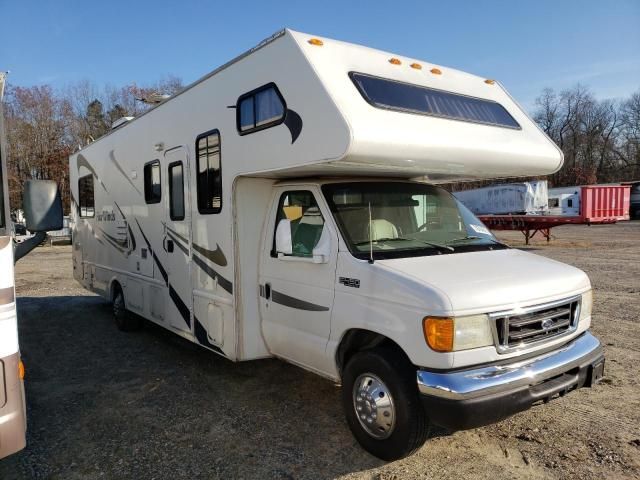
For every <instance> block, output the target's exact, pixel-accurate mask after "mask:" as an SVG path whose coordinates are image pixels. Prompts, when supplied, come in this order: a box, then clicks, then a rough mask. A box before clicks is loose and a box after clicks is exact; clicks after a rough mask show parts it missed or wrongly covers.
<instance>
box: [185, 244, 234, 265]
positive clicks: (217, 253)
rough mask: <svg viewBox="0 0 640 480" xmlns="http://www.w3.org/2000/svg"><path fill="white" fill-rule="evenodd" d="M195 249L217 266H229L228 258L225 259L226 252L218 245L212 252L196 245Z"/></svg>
mask: <svg viewBox="0 0 640 480" xmlns="http://www.w3.org/2000/svg"><path fill="white" fill-rule="evenodd" d="M193 249H194V250H195V251H196V252H198V253H199V254H200V255H202V256H203V257H205V258H207V259H209V260H211V261H212V262H213V263H215V264H216V265H220V266H221V267H226V266H227V257H225V255H224V252H223V251H222V250H221V249H220V245H218V244H217V243H216V249H215V250H213V251H211V250H207V249H206V248H204V247H201V246H200V245H198V244H196V243H194V244H193Z"/></svg>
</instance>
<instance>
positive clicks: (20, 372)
mask: <svg viewBox="0 0 640 480" xmlns="http://www.w3.org/2000/svg"><path fill="white" fill-rule="evenodd" d="M18 377H19V378H20V380H24V363H22V360H20V361H19V362H18Z"/></svg>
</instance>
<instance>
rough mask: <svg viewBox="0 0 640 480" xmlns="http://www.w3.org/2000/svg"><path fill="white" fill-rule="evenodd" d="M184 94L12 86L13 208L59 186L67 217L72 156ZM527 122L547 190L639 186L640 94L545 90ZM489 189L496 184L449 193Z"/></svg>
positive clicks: (171, 86)
mask: <svg viewBox="0 0 640 480" xmlns="http://www.w3.org/2000/svg"><path fill="white" fill-rule="evenodd" d="M182 88H183V85H182V81H181V80H180V78H178V77H175V76H167V77H165V78H163V79H161V80H160V81H158V82H156V83H155V84H152V85H146V86H138V85H136V84H129V85H125V86H123V87H113V86H105V87H102V88H98V87H97V86H96V85H95V84H94V83H91V82H89V81H82V82H79V83H77V84H74V85H72V86H69V87H67V88H65V89H61V90H55V89H53V88H52V87H51V86H49V85H42V86H34V87H19V86H11V85H9V86H8V89H7V92H6V98H5V102H6V104H5V109H4V111H5V125H6V129H7V139H8V149H7V152H8V165H7V166H8V176H9V191H10V202H11V205H13V206H16V205H21V204H22V188H23V185H24V181H25V180H28V179H51V180H55V181H57V182H58V185H59V186H60V190H61V193H62V197H63V204H64V205H65V210H67V211H68V209H69V205H70V203H69V165H68V157H69V155H70V154H72V153H73V152H74V151H76V150H77V149H78V148H81V147H83V146H86V145H88V144H89V143H91V142H93V141H95V140H96V139H98V138H99V137H101V136H102V135H104V134H105V133H107V132H108V131H109V130H110V129H111V124H112V123H113V122H114V121H116V120H118V119H119V118H121V117H125V116H133V117H135V116H137V115H140V114H141V113H143V112H144V111H145V110H147V109H149V108H150V104H149V103H148V102H149V101H151V102H153V101H157V100H158V99H161V98H163V97H162V96H163V95H173V94H175V93H177V92H179V91H180V90H181V89H182ZM532 117H533V119H534V120H535V121H536V122H537V123H538V125H539V126H540V128H541V129H542V130H543V131H544V132H545V133H546V134H547V135H548V136H549V137H550V138H551V139H552V140H553V141H554V142H555V143H556V144H557V145H558V146H559V147H560V149H561V150H562V151H563V153H564V157H565V161H564V165H563V167H562V168H561V169H560V170H559V171H558V172H556V173H555V174H553V175H550V176H549V177H546V178H548V179H549V182H550V186H571V185H588V184H594V183H612V182H621V181H629V180H640V89H639V90H638V91H637V92H636V93H634V94H632V95H630V96H629V97H628V98H625V99H622V100H618V101H614V100H598V99H597V98H595V96H594V95H593V93H591V92H590V91H589V89H588V88H586V87H584V86H582V85H577V86H575V87H573V88H571V89H567V90H563V91H560V92H556V91H554V90H553V89H550V88H547V89H545V90H543V91H542V93H541V95H540V96H539V97H538V98H537V99H536V102H535V108H534V110H533V112H532ZM522 180H526V179H522ZM508 181H513V179H511V180H508ZM489 183H496V182H495V181H485V182H473V183H471V184H469V183H467V184H464V185H452V186H451V187H453V189H457V188H460V187H462V188H469V187H471V186H477V185H482V184H489Z"/></svg>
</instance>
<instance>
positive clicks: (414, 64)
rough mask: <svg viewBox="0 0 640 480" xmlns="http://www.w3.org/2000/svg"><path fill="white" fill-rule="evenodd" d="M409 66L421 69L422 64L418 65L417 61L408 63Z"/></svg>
mask: <svg viewBox="0 0 640 480" xmlns="http://www.w3.org/2000/svg"><path fill="white" fill-rule="evenodd" d="M409 66H410V67H411V68H415V69H416V70H422V65H420V64H419V63H412V64H411V65H409Z"/></svg>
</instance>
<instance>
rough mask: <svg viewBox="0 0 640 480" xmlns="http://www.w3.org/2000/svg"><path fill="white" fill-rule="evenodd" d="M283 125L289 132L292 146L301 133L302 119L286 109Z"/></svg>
mask: <svg viewBox="0 0 640 480" xmlns="http://www.w3.org/2000/svg"><path fill="white" fill-rule="evenodd" d="M284 124H285V125H286V126H287V128H288V129H289V131H290V132H291V144H292V145H293V144H294V143H295V142H296V140H297V139H298V137H299V136H300V133H301V132H302V117H300V115H298V114H297V113H296V112H294V111H293V110H291V109H289V108H288V109H287V113H286V115H285V117H284Z"/></svg>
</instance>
